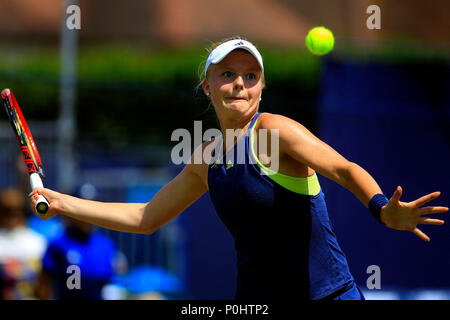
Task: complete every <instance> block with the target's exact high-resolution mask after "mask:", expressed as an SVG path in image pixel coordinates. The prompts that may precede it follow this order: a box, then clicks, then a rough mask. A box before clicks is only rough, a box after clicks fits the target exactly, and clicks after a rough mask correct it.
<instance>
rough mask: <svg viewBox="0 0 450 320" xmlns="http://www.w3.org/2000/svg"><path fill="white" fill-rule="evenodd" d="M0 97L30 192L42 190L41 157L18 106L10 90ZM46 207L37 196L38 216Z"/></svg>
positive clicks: (42, 172) (45, 203) (3, 92)
mask: <svg viewBox="0 0 450 320" xmlns="http://www.w3.org/2000/svg"><path fill="white" fill-rule="evenodd" d="M1 96H2V102H3V105H4V107H5V110H6V113H7V114H8V118H9V120H10V121H11V126H12V128H13V131H14V134H15V135H16V138H17V141H18V142H19V146H20V151H21V152H22V156H23V159H24V160H25V166H26V167H27V170H28V173H29V174H30V184H31V190H34V189H35V188H38V187H41V188H43V187H44V185H43V183H42V179H44V171H43V169H42V162H41V157H40V156H39V152H38V150H37V147H36V143H35V142H34V139H33V136H32V135H31V132H30V129H29V128H28V125H27V122H26V121H25V118H24V116H23V114H22V111H21V110H20V107H19V104H18V103H17V100H16V98H15V97H14V95H13V93H12V91H11V90H10V89H5V90H3V91H2V94H1ZM48 206H49V204H48V201H47V200H46V199H45V198H44V197H43V196H42V195H39V199H38V201H37V203H36V211H37V212H39V213H40V214H45V213H46V212H47V210H48Z"/></svg>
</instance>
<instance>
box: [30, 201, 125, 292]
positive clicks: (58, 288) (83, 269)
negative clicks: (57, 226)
mask: <svg viewBox="0 0 450 320" xmlns="http://www.w3.org/2000/svg"><path fill="white" fill-rule="evenodd" d="M77 196H80V195H79V194H77ZM81 196H83V194H81ZM84 198H92V197H86V196H84ZM61 219H62V222H63V224H64V226H65V228H64V231H63V232H62V234H61V235H59V236H57V237H55V238H54V239H52V240H49V245H48V248H47V250H46V252H45V254H44V257H43V260H42V273H41V276H40V279H39V289H38V295H39V298H40V299H58V300H59V299H60V300H100V299H102V289H103V287H104V286H105V285H106V284H108V283H109V282H110V279H111V278H112V276H114V275H116V274H121V273H124V272H126V269H127V261H126V258H125V256H124V255H123V254H122V253H121V252H120V251H118V250H117V249H116V245H115V244H114V242H113V241H112V240H111V239H110V238H109V237H107V236H106V235H104V234H103V233H102V232H100V231H99V230H98V229H97V228H96V227H95V226H93V225H91V224H87V223H84V222H81V221H78V220H74V219H71V218H69V217H66V216H62V217H61ZM70 266H77V267H78V268H79V269H78V270H79V271H80V273H79V276H80V285H81V288H79V289H77V288H69V286H68V279H69V277H71V276H72V275H74V274H75V273H74V271H72V270H71V269H70V268H69V267H70ZM69 281H70V280H69Z"/></svg>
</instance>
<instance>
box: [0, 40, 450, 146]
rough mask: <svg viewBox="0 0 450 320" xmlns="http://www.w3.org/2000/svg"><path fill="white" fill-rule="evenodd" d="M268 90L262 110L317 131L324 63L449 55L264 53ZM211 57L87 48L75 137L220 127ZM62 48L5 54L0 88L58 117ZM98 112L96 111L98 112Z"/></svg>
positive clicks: (156, 136)
mask: <svg viewBox="0 0 450 320" xmlns="http://www.w3.org/2000/svg"><path fill="white" fill-rule="evenodd" d="M260 49H261V52H262V55H263V57H264V63H265V76H266V81H267V87H266V89H265V92H264V93H263V101H262V103H261V110H262V111H267V112H278V113H282V114H285V115H287V116H290V117H293V118H295V119H297V120H299V121H301V122H302V123H303V124H305V125H306V126H307V127H309V128H311V129H314V124H315V121H314V117H315V110H316V101H317V98H318V94H319V92H320V87H319V86H320V77H321V66H323V64H322V63H321V59H339V58H342V57H339V56H345V57H346V59H350V60H355V61H359V62H361V61H364V60H367V61H372V62H373V61H377V60H379V61H383V62H384V63H392V64H418V65H419V64H420V65H422V66H423V65H424V64H427V63H429V64H432V65H435V66H436V65H439V64H440V63H447V62H448V61H446V59H447V55H446V54H445V51H440V50H439V49H438V48H436V47H434V48H433V49H426V48H424V47H423V46H422V47H414V46H413V45H411V44H403V45H402V44H398V43H395V44H392V45H385V46H378V47H376V48H374V49H372V50H370V51H368V50H367V49H361V48H358V47H355V46H353V47H352V46H350V45H345V46H344V49H343V50H336V52H334V53H333V54H332V55H329V56H327V57H326V58H324V57H317V56H313V55H311V54H310V53H309V52H307V51H305V50H304V48H296V47H292V48H281V49H280V48H278V49H274V47H262V48H260ZM206 58H207V51H206V50H205V48H202V47H200V46H189V47H183V48H170V47H164V48H145V47H137V46H130V45H126V44H109V45H93V44H90V45H84V46H81V47H80V50H79V53H78V66H77V72H78V82H77V91H78V97H77V102H76V105H77V106H76V109H77V123H78V132H77V135H78V139H79V141H83V140H89V139H94V140H96V141H102V142H103V143H105V144H107V145H111V146H112V144H115V145H116V146H118V145H119V146H120V145H129V144H141V143H146V144H148V143H150V144H152V145H156V146H158V145H160V146H166V145H167V144H168V141H170V134H171V132H172V131H173V130H174V129H176V128H187V129H188V130H190V129H193V121H194V120H203V126H204V128H203V129H204V130H206V129H207V128H210V127H218V123H217V122H216V119H215V116H214V110H213V108H212V106H210V105H209V102H208V100H207V99H206V97H205V96H204V95H203V93H202V91H201V88H200V89H198V88H197V85H198V84H199V73H200V72H201V70H202V69H203V65H204V63H205V60H206ZM59 66H60V56H59V48H58V47H49V46H47V47H45V46H40V47H30V46H26V45H23V46H21V47H17V46H16V47H14V50H12V49H11V50H8V49H7V48H4V49H3V50H1V51H0V86H1V87H2V88H5V87H9V88H11V89H12V90H13V91H14V92H15V94H16V96H17V99H18V100H19V103H20V104H21V105H22V106H23V107H25V109H26V114H27V116H28V117H30V118H33V119H35V120H46V121H52V120H56V119H57V117H58V114H59V80H60V75H59ZM94 110H95V111H96V112H93V111H94Z"/></svg>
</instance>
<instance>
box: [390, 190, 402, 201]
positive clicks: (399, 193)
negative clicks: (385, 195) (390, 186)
mask: <svg viewBox="0 0 450 320" xmlns="http://www.w3.org/2000/svg"><path fill="white" fill-rule="evenodd" d="M402 194H403V189H402V187H401V186H398V187H397V189H396V190H395V192H394V194H393V195H392V200H394V202H395V203H397V202H399V201H400V197H401V196H402Z"/></svg>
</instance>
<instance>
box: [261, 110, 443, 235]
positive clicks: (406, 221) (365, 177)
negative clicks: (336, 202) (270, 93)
mask: <svg viewBox="0 0 450 320" xmlns="http://www.w3.org/2000/svg"><path fill="white" fill-rule="evenodd" d="M261 126H262V127H263V128H266V129H279V139H280V154H282V153H286V154H288V155H289V156H290V157H292V158H293V159H295V160H297V161H299V162H301V163H303V164H305V165H307V166H309V167H310V168H312V169H314V170H315V171H317V172H318V173H320V174H322V175H323V176H325V177H327V178H329V179H331V180H333V181H335V182H336V183H338V184H340V185H341V186H343V187H344V188H346V189H347V190H349V191H350V192H352V193H353V194H354V195H355V196H356V197H357V198H358V199H359V200H360V201H361V203H362V204H363V205H364V206H366V207H368V206H369V202H370V201H371V199H372V198H373V196H374V195H376V194H382V193H383V192H382V191H381V188H380V187H379V186H378V184H377V182H376V181H375V179H374V178H373V177H372V176H371V175H370V174H369V173H368V172H367V171H366V170H364V169H363V168H361V167H360V166H359V165H357V164H356V163H353V162H350V161H348V160H347V159H345V158H344V157H343V156H342V155H340V154H339V153H338V152H336V151H335V150H334V149H333V148H331V147H330V146H329V145H327V144H326V143H324V142H323V141H321V140H320V139H318V138H317V137H315V136H314V135H313V134H312V133H311V132H310V131H308V130H307V129H306V128H305V127H303V126H302V125H301V124H299V123H297V122H296V121H294V120H292V119H289V118H287V117H283V116H280V115H275V114H265V116H264V117H261ZM401 194H402V189H401V188H400V187H398V188H397V190H396V191H395V193H394V195H393V196H392V197H391V199H390V200H389V202H388V203H387V204H385V205H384V206H383V207H382V208H381V211H380V220H381V222H382V223H384V224H385V225H386V226H388V227H389V228H392V229H396V230H407V231H411V232H413V233H414V234H415V235H417V236H418V237H419V238H421V239H422V240H425V241H429V240H430V239H429V238H428V236H426V235H425V234H424V233H423V232H422V231H421V230H419V229H418V228H417V225H418V224H432V225H442V224H443V223H444V221H443V220H439V219H431V218H428V217H423V215H426V214H433V213H444V212H447V211H448V208H447V207H435V206H432V207H424V208H421V206H423V205H424V204H426V203H427V202H429V201H431V200H433V199H436V198H437V197H438V196H439V195H440V192H433V193H430V194H428V195H426V196H423V197H421V198H420V199H417V200H415V201H412V202H401V201H400V196H401Z"/></svg>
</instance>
